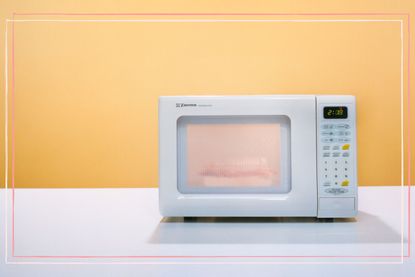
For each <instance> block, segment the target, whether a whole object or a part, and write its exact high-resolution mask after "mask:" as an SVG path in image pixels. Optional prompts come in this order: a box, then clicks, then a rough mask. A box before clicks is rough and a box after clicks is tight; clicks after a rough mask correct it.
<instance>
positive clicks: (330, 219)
mask: <svg viewBox="0 0 415 277" xmlns="http://www.w3.org/2000/svg"><path fill="white" fill-rule="evenodd" d="M318 221H319V222H334V218H332V217H330V218H318Z"/></svg>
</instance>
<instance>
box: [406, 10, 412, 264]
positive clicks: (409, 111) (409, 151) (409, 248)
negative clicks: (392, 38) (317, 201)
mask: <svg viewBox="0 0 415 277" xmlns="http://www.w3.org/2000/svg"><path fill="white" fill-rule="evenodd" d="M410 49H411V16H410V15H409V14H408V63H407V66H408V69H407V71H408V77H407V78H408V85H407V90H408V92H407V93H408V97H407V101H408V106H407V109H408V112H407V113H408V127H407V128H408V130H407V134H408V256H411V104H410V103H411V51H410Z"/></svg>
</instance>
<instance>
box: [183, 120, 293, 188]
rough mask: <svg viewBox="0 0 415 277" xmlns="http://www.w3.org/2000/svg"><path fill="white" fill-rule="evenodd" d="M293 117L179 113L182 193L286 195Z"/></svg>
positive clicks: (288, 183)
mask: <svg viewBox="0 0 415 277" xmlns="http://www.w3.org/2000/svg"><path fill="white" fill-rule="evenodd" d="M288 136H289V119H288V118H287V117H285V116H223V117H215V116H206V117H196V116H194V117H181V118H180V119H179V121H178V150H179V151H178V154H179V155H178V159H179V161H178V164H179V168H178V173H179V175H178V176H179V178H178V181H179V183H178V188H179V191H181V192H182V193H286V192H288V191H289V190H290V188H291V186H290V182H289V164H290V163H289V137H288Z"/></svg>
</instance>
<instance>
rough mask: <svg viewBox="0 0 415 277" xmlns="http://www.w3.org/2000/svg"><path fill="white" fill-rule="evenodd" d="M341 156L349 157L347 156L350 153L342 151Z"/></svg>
mask: <svg viewBox="0 0 415 277" xmlns="http://www.w3.org/2000/svg"><path fill="white" fill-rule="evenodd" d="M342 156H343V157H346V158H347V157H349V156H350V154H349V152H344V153H343V154H342Z"/></svg>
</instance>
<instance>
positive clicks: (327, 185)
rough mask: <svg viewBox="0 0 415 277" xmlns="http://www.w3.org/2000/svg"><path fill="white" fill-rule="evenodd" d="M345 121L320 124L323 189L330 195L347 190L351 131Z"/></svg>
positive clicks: (339, 193)
mask: <svg viewBox="0 0 415 277" xmlns="http://www.w3.org/2000/svg"><path fill="white" fill-rule="evenodd" d="M349 129H350V125H349V124H347V123H337V124H328V123H325V124H322V125H321V131H320V138H321V142H322V144H321V153H322V156H323V159H322V161H323V164H322V166H323V172H322V173H321V174H323V176H322V177H323V178H322V181H323V182H322V183H323V189H324V191H325V192H326V193H329V194H331V195H333V196H334V195H341V194H344V193H347V192H348V191H349V189H348V187H349V184H350V178H351V176H350V174H351V172H350V163H351V162H350V156H351V154H350V151H351V145H350V142H351V132H350V131H349Z"/></svg>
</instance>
